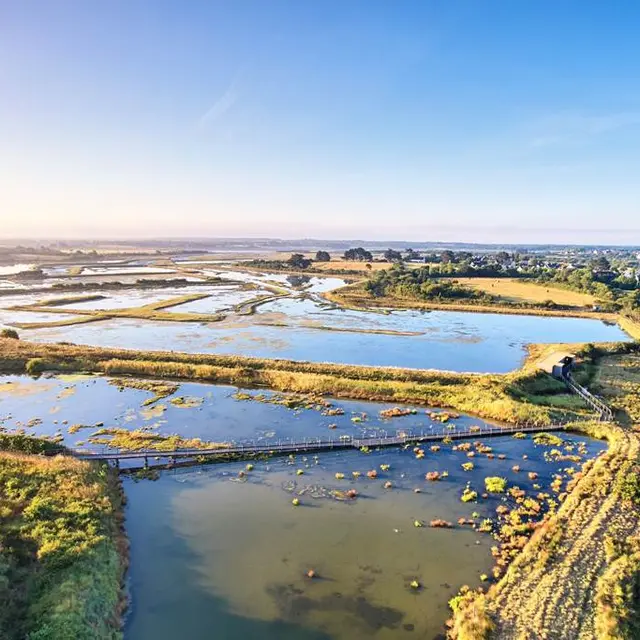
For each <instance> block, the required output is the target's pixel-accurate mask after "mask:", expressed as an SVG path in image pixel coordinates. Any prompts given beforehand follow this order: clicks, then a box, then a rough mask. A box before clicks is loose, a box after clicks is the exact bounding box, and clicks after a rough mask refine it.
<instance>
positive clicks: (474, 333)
mask: <svg viewBox="0 0 640 640" xmlns="http://www.w3.org/2000/svg"><path fill="white" fill-rule="evenodd" d="M203 306H204V304H203ZM176 309H177V310H179V309H180V308H179V307H177V308H176ZM328 313H329V312H328ZM341 313H344V312H339V311H337V312H333V314H334V317H330V316H329V315H322V316H321V312H316V313H314V315H312V316H309V320H312V321H315V322H316V323H318V324H322V325H328V326H330V327H331V326H332V325H333V327H334V328H345V325H346V324H349V327H347V328H353V329H356V331H357V329H358V328H359V327H360V328H362V327H361V325H362V324H363V319H362V318H364V319H365V320H366V324H365V328H367V329H369V328H374V329H382V330H391V331H411V332H416V333H418V335H409V336H405V335H387V334H379V333H358V332H351V331H348V332H343V331H337V330H334V331H331V330H323V329H322V328H318V327H308V326H303V325H299V324H295V321H294V323H293V326H286V327H282V326H264V325H261V324H254V323H253V321H251V322H252V323H251V324H246V323H244V322H239V323H238V324H233V323H232V324H231V326H228V325H225V324H224V323H212V324H208V325H201V324H190V323H167V322H146V321H145V322H141V321H137V320H125V319H122V320H107V321H103V322H99V323H90V324H85V325H76V326H69V327H63V328H56V329H37V330H29V331H23V334H24V337H25V339H27V340H33V341H44V342H56V341H60V340H65V341H69V342H75V343H77V344H91V345H98V346H103V347H124V348H131V349H151V350H158V349H161V350H165V349H170V350H173V351H184V352H188V353H220V354H235V355H246V356H256V357H261V358H286V359H293V360H308V361H313V362H338V363H343V364H362V365H369V366H397V367H415V368H431V369H445V370H450V371H470V372H491V373H504V372H507V371H511V370H513V369H515V368H517V367H518V366H519V365H520V363H521V362H522V360H523V358H524V355H525V346H526V345H527V344H529V343H538V342H539V343H555V342H598V341H620V340H628V339H629V337H628V336H627V335H626V334H625V333H624V332H623V331H622V330H621V329H620V328H619V327H618V326H616V325H607V324H605V323H603V322H600V321H598V320H590V319H583V318H547V317H539V316H510V315H499V314H483V313H458V312H450V311H433V312H429V313H420V312H416V311H402V312H396V313H393V314H390V315H389V316H381V315H379V314H375V317H373V318H370V317H368V316H367V317H366V318H365V314H363V315H362V318H361V317H358V318H352V317H349V316H342V315H341ZM355 313H357V312H355ZM339 314H340V315H339ZM263 315H264V316H265V318H264V321H265V322H270V321H271V320H270V318H269V317H268V314H267V313H264V314H263ZM319 316H320V317H319ZM285 318H286V316H285ZM281 319H282V318H281V317H278V320H281ZM255 321H256V322H261V321H262V319H261V317H260V315H257V316H255Z"/></svg>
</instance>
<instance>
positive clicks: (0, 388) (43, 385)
mask: <svg viewBox="0 0 640 640" xmlns="http://www.w3.org/2000/svg"><path fill="white" fill-rule="evenodd" d="M52 388H53V384H52V383H51V382H46V381H33V380H29V381H28V382H5V383H0V394H3V393H5V394H7V395H12V396H36V395H38V394H39V393H45V392H47V391H50V390H51V389H52Z"/></svg>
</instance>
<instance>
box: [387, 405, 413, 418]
mask: <svg viewBox="0 0 640 640" xmlns="http://www.w3.org/2000/svg"><path fill="white" fill-rule="evenodd" d="M416 413H418V411H417V409H401V408H400V407H393V408H392V409H383V410H382V411H380V417H381V418H385V419H386V418H400V417H402V416H413V415H415V414H416Z"/></svg>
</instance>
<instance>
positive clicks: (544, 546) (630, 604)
mask: <svg viewBox="0 0 640 640" xmlns="http://www.w3.org/2000/svg"><path fill="white" fill-rule="evenodd" d="M620 351H622V353H621V352H620ZM625 351H626V353H625ZM593 361H594V362H593V366H594V367H595V369H596V371H595V374H594V379H595V382H596V384H597V385H599V388H598V390H599V391H600V392H601V393H603V394H604V395H605V398H606V399H607V401H608V402H610V403H611V404H612V406H613V407H614V408H615V409H617V416H618V418H619V419H620V421H621V423H622V424H623V425H627V426H621V425H615V424H603V423H596V424H594V423H582V424H579V425H576V428H577V429H580V430H582V431H583V432H584V433H585V434H586V435H589V436H591V437H596V438H603V439H606V440H608V442H609V449H608V451H607V452H606V453H605V454H604V455H601V456H600V457H599V458H597V459H596V460H595V462H592V463H587V465H585V467H584V468H583V471H582V472H581V473H580V474H576V475H575V476H574V477H575V479H576V480H575V483H574V486H573V489H572V491H571V493H569V494H568V496H567V497H566V498H565V500H564V501H563V502H562V506H561V508H560V509H559V510H558V511H557V513H556V514H555V515H552V516H551V517H549V518H547V519H545V521H544V522H543V524H542V526H540V527H539V528H538V529H537V530H536V532H535V533H534V535H533V536H532V538H531V539H530V541H529V542H528V543H527V544H526V545H525V546H524V548H523V550H522V552H521V553H520V554H519V555H517V557H516V558H515V560H514V561H513V562H512V563H511V565H510V567H509V569H508V570H507V572H506V573H505V574H504V576H503V577H502V579H500V580H499V581H498V582H497V583H496V584H495V585H493V586H492V587H491V588H490V589H489V590H488V592H487V593H486V594H484V593H468V594H466V595H465V596H463V598H461V599H460V600H459V601H458V602H457V603H456V610H455V612H454V615H453V619H452V628H451V631H450V636H451V637H452V638H458V639H459V640H468V639H471V638H473V640H479V639H482V638H556V637H558V638H560V637H562V638H567V639H572V638H577V639H582V638H584V639H587V638H588V639H591V638H599V639H601V640H631V639H633V638H637V637H639V636H640V616H639V615H638V610H639V607H640V540H639V539H638V530H639V527H640V481H639V480H638V473H639V472H640V437H639V435H638V431H640V425H638V423H637V420H638V416H639V415H640V413H639V412H638V409H639V408H640V400H639V399H638V398H639V397H640V396H638V389H639V387H638V382H640V357H639V356H638V354H637V349H635V352H634V351H633V346H630V345H627V347H626V349H622V347H621V348H619V349H613V348H611V347H603V346H598V347H597V348H596V350H595V351H594V352H593ZM618 374H620V375H618Z"/></svg>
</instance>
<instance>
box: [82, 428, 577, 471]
mask: <svg viewBox="0 0 640 640" xmlns="http://www.w3.org/2000/svg"><path fill="white" fill-rule="evenodd" d="M564 429H565V427H564V425H548V426H546V427H541V426H533V425H516V426H506V427H498V426H491V425H483V426H476V427H466V428H464V429H459V428H457V427H455V426H454V425H452V428H446V427H444V426H443V427H442V429H437V430H436V429H430V430H428V431H421V432H420V433H408V432H405V431H397V432H396V433H395V434H394V435H388V434H386V433H384V435H381V436H373V437H367V438H355V437H352V436H347V435H343V436H341V437H339V438H331V439H322V438H316V439H313V438H306V439H304V440H279V441H278V442H270V443H260V442H249V443H240V444H238V443H220V444H218V445H216V446H215V448H209V449H175V450H173V451H158V450H155V449H154V450H149V449H146V450H138V451H114V450H113V449H106V450H103V451H88V450H83V449H72V450H71V454H72V455H73V456H74V457H76V458H78V459H80V460H102V461H106V462H113V463H115V464H116V465H119V464H120V461H122V460H140V461H142V462H143V463H144V466H145V467H146V466H148V464H149V460H150V459H152V460H169V461H170V462H176V461H177V460H178V459H182V460H184V459H194V460H202V459H203V458H206V459H207V460H208V461H213V460H214V459H216V458H217V459H219V460H220V461H225V460H228V459H229V458H231V459H234V460H235V459H238V458H244V457H254V456H259V455H271V456H273V455H287V454H296V453H316V452H320V451H335V450H349V449H358V450H360V449H378V448H382V447H396V446H409V445H415V446H417V445H420V444H426V443H437V442H442V441H443V440H444V439H445V438H449V439H450V440H452V441H453V440H464V439H470V438H478V439H482V438H488V437H496V436H507V435H513V434H514V433H539V432H543V431H558V430H564Z"/></svg>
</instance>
